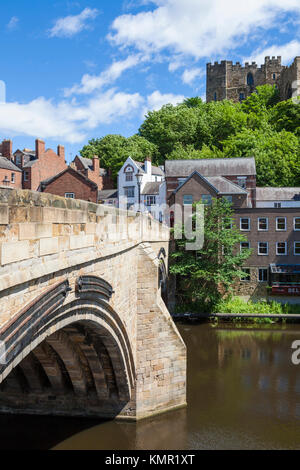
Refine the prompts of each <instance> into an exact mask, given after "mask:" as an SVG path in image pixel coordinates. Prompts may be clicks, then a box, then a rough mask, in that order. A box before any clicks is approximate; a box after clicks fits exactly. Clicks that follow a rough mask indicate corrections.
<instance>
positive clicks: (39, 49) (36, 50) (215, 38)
mask: <svg viewBox="0 0 300 470" xmlns="http://www.w3.org/2000/svg"><path fill="white" fill-rule="evenodd" d="M0 23H1V28H0V45H1V68H0V80H2V81H4V82H5V84H6V102H5V103H3V102H2V103H1V102H0V139H2V138H12V139H13V141H14V149H17V148H24V147H27V148H33V147H34V140H35V138H36V137H39V138H43V139H45V140H46V146H47V147H53V148H55V147H56V145H57V144H58V143H60V144H64V145H65V146H66V156H67V160H68V161H70V159H71V157H72V158H74V156H75V155H76V154H77V153H78V152H79V150H80V149H81V148H82V146H83V145H84V144H85V143H87V141H88V139H90V138H92V137H102V136H104V135H106V134H108V133H114V134H123V135H124V136H130V135H132V134H134V133H136V132H137V130H138V128H139V126H140V124H141V122H142V120H143V115H144V114H145V112H147V110H151V109H159V108H160V107H161V106H162V105H163V104H166V103H169V102H170V103H173V104H176V103H177V102H180V101H182V99H183V98H184V97H190V96H196V95H198V96H202V97H204V96H205V65H206V63H207V62H211V61H215V60H222V59H229V60H233V61H245V60H250V61H252V60H256V61H257V62H258V63H262V62H263V58H264V56H265V55H270V56H272V55H274V56H277V55H281V56H282V60H283V63H284V64H289V63H291V61H292V60H293V58H294V57H295V56H296V55H298V56H299V55H300V38H299V26H300V1H299V0H284V2H283V1H282V0H280V1H279V0H252V1H251V2H242V1H241V0H227V1H225V0H152V1H150V0H113V1H106V0H102V1H96V0H89V1H87V0H78V1H67V0H57V1H55V0H54V1H53V0H52V1H50V0H49V1H48V0H43V1H40V0H26V1H25V0H11V1H10V2H7V1H6V2H3V1H2V2H1V4H0ZM0 98H1V97H0ZM0 101H1V99H0Z"/></svg>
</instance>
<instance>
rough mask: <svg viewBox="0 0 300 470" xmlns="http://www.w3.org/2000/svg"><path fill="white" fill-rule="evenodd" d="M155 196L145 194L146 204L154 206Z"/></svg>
mask: <svg viewBox="0 0 300 470" xmlns="http://www.w3.org/2000/svg"><path fill="white" fill-rule="evenodd" d="M155 204H156V196H146V206H155Z"/></svg>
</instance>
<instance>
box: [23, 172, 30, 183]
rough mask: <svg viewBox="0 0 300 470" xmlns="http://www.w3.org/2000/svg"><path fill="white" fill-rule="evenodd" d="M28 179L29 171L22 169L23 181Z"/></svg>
mask: <svg viewBox="0 0 300 470" xmlns="http://www.w3.org/2000/svg"><path fill="white" fill-rule="evenodd" d="M28 180H29V172H28V171H24V181H28Z"/></svg>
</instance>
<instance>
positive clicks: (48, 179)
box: [40, 166, 97, 188]
mask: <svg viewBox="0 0 300 470" xmlns="http://www.w3.org/2000/svg"><path fill="white" fill-rule="evenodd" d="M67 171H70V172H71V173H75V174H76V175H77V176H79V177H80V178H82V179H83V180H85V181H86V183H88V184H89V185H90V186H94V187H97V184H96V183H94V181H92V180H90V179H89V178H87V177H86V176H84V175H83V174H82V173H80V171H77V170H74V168H71V167H70V166H68V168H66V169H65V170H63V171H61V172H60V173H58V174H57V175H54V176H51V177H50V178H47V179H45V180H44V181H41V183H40V185H41V187H42V188H45V187H46V186H48V184H50V183H52V181H55V180H56V179H57V178H59V177H60V176H61V175H63V174H64V173H66V172H67Z"/></svg>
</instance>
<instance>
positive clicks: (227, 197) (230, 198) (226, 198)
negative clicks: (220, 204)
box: [223, 196, 232, 204]
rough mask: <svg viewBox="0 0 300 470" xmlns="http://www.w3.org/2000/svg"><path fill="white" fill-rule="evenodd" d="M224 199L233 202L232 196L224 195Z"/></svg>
mask: <svg viewBox="0 0 300 470" xmlns="http://www.w3.org/2000/svg"><path fill="white" fill-rule="evenodd" d="M223 199H225V201H227V202H229V203H230V204H232V196H223Z"/></svg>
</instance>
